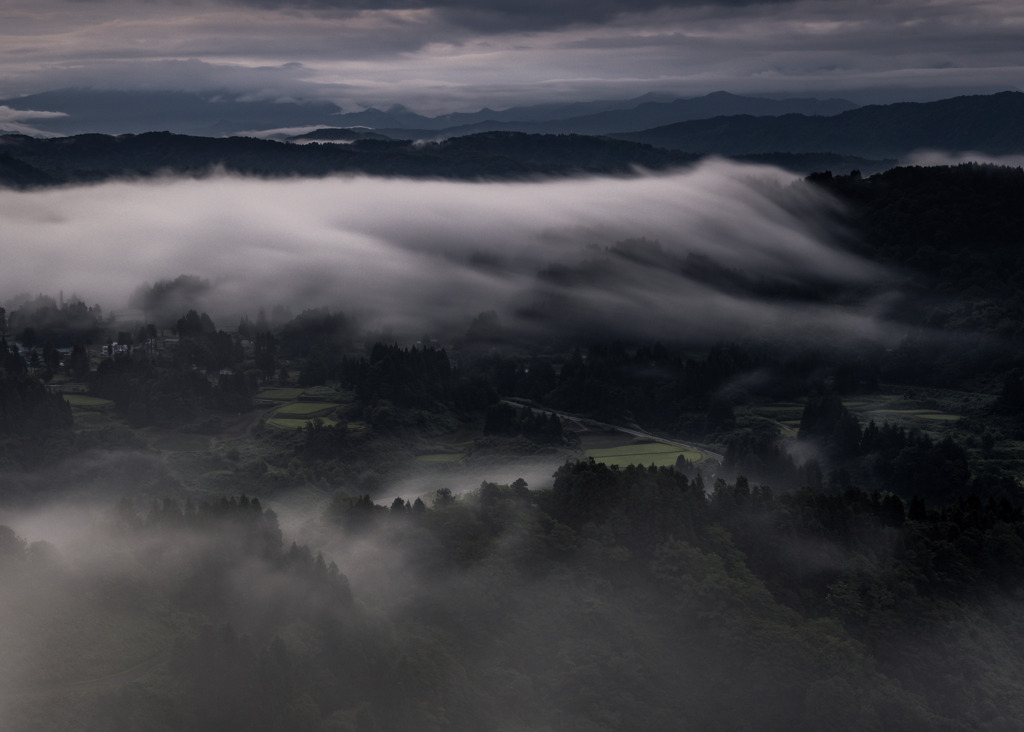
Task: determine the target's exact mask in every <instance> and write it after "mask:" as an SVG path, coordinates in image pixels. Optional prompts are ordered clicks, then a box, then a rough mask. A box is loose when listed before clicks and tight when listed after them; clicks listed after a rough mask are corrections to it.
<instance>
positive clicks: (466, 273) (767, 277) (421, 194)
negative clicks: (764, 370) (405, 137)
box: [0, 161, 892, 341]
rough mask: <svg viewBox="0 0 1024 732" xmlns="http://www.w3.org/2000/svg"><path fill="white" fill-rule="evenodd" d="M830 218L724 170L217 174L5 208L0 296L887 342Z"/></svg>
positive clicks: (370, 324)
mask: <svg viewBox="0 0 1024 732" xmlns="http://www.w3.org/2000/svg"><path fill="white" fill-rule="evenodd" d="M835 213H836V205H835V204H834V202H832V201H831V200H829V199H827V198H826V197H824V196H823V195H822V194H820V193H819V192H817V191H814V190H811V189H810V187H808V186H806V185H804V184H803V183H801V182H799V181H796V180H794V179H793V177H792V175H790V174H788V173H784V172H782V171H779V170H776V169H772V168H766V167H752V166H742V165H737V164H734V163H728V162H725V161H709V162H705V163H703V164H701V165H699V166H696V167H694V168H691V169H688V170H684V171H680V172H677V173H674V174H666V175H637V176H635V177H626V178H611V177H609V178H596V177H595V178H583V179H571V180H547V181H536V182H524V183H452V182H439V181H410V180H402V179H380V178H362V177H357V178H341V177H339V178H329V179H325V180H316V181H313V180H288V181H262V180H253V179H240V178H233V177H228V176H218V175H213V176H211V177H208V178H204V179H199V180H193V179H163V180H157V181H149V182H128V181H125V182H116V183H108V184H102V185H94V186H82V187H67V188H61V189H56V190H48V191H41V192H35V193H14V192H10V191H5V192H0V216H2V218H3V220H4V222H5V226H4V230H3V233H2V234H0V241H2V245H3V246H2V249H0V252H2V253H0V293H3V297H4V298H8V297H11V296H14V295H16V294H18V293H23V292H28V293H30V294H36V293H38V292H43V293H51V294H52V293H53V292H55V291H56V290H57V289H62V290H63V291H64V292H65V293H66V294H70V293H74V294H76V295H77V296H79V297H81V298H83V299H84V300H85V301H86V302H87V303H88V304H92V303H94V302H95V303H99V304H101V305H102V306H103V307H104V308H105V309H107V310H110V309H113V310H115V311H117V310H119V309H122V308H124V307H126V303H127V302H128V301H129V298H130V295H131V293H132V292H133V291H134V290H135V289H136V288H137V287H138V286H139V285H141V284H142V283H144V282H155V281H158V280H165V279H172V278H174V277H176V276H178V275H180V274H182V273H188V274H195V275H198V276H200V277H202V278H205V279H208V280H210V281H211V283H213V287H212V288H210V289H209V290H208V291H206V292H205V293H203V294H202V296H201V301H200V302H198V303H196V305H197V306H198V307H200V308H203V309H206V310H208V311H209V312H210V313H211V314H214V315H215V316H216V315H220V316H222V317H235V316H237V315H238V314H240V313H248V314H250V315H254V314H255V312H254V311H255V310H257V309H258V308H259V307H261V306H262V307H266V308H267V309H268V311H269V309H270V308H272V307H273V306H275V305H277V304H284V305H287V306H288V307H290V308H292V309H293V310H295V311H298V310H299V309H301V308H305V307H321V306H328V307H331V308H339V309H343V310H344V311H345V312H346V313H347V314H349V315H354V316H355V317H356V318H357V319H358V320H359V323H360V325H362V326H364V327H367V328H389V329H392V331H393V332H395V333H396V334H401V335H413V336H416V337H419V336H422V335H423V334H424V333H437V332H442V331H443V332H446V333H452V332H461V331H462V330H464V329H465V327H466V324H467V323H468V321H469V320H470V319H471V318H472V317H473V316H475V315H477V314H478V313H480V312H484V311H495V312H497V313H498V314H499V316H500V318H501V322H502V325H503V326H504V327H506V328H509V329H511V330H513V331H519V332H522V333H523V334H525V335H531V334H533V335H536V334H544V333H548V332H551V333H575V334H579V333H590V332H594V331H597V330H598V329H599V330H600V332H602V333H610V334H615V335H621V334H623V333H629V334H633V335H635V336H637V337H650V338H658V337H661V338H674V339H680V340H682V339H696V340H702V341H708V340H715V339H718V338H722V337H728V336H729V333H730V331H736V330H737V329H739V330H742V331H749V330H750V329H756V330H758V331H766V332H768V333H773V332H780V331H791V330H794V329H805V328H808V327H810V328H820V329H827V330H829V331H831V332H838V333H844V334H847V335H855V336H857V337H869V338H879V337H881V338H888V337H892V334H891V333H889V332H888V331H887V329H886V328H884V327H883V326H881V325H880V323H881V320H879V316H884V315H885V311H886V308H887V306H888V305H887V304H888V303H890V302H891V301H890V299H889V298H888V297H887V296H884V295H883V294H882V293H883V287H882V286H883V285H884V283H886V282H887V281H889V280H888V277H887V275H886V274H885V273H884V272H882V271H881V270H880V269H879V268H878V267H877V266H875V265H872V264H870V263H868V262H866V261H863V260H860V259H858V258H857V257H855V256H853V255H851V254H849V253H846V252H844V251H843V250H842V249H841V248H840V247H838V246H837V245H836V242H837V241H838V239H837V235H839V234H841V232H837V231H836V227H835V226H834V224H833V223H832V221H833V219H834V214H835ZM709 275H710V276H709ZM837 285H844V286H846V285H853V286H857V287H858V288H861V290H862V294H861V295H860V296H859V299H856V300H853V301H850V300H847V301H845V302H843V303H842V304H830V303H828V302H827V298H825V297H822V291H823V290H822V288H825V289H826V290H828V289H831V288H834V287H835V286H837ZM766 293H767V294H771V295H772V296H771V297H766ZM780 293H781V295H782V296H777V295H779V294H780ZM863 293H870V294H868V295H865V294H863ZM178 315H180V314H178Z"/></svg>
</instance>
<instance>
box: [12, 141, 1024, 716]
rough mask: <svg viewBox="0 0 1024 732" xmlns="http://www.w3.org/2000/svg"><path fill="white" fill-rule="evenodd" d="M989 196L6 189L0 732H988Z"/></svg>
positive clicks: (406, 183)
mask: <svg viewBox="0 0 1024 732" xmlns="http://www.w3.org/2000/svg"><path fill="white" fill-rule="evenodd" d="M934 155H935V156H937V155H938V153H935V154H934ZM940 160H947V161H951V162H954V163H955V162H957V161H958V160H959V158H958V157H957V156H956V155H951V156H950V157H949V158H943V159H940V158H939V157H931V158H921V162H922V163H936V162H939V161H940ZM1022 192H1024V171H1022V170H1021V169H1020V168H1011V167H1005V166H998V165H994V164H984V165H979V164H959V165H957V164H954V165H933V166H932V167H905V168H894V169H892V170H889V171H886V172H884V173H880V174H877V175H874V176H866V175H865V176H861V175H860V174H859V173H851V174H848V175H833V174H832V173H818V174H814V175H811V176H809V177H808V178H806V179H804V178H799V177H796V176H794V175H793V174H791V173H787V172H783V171H781V170H778V169H775V168H770V167H761V166H753V165H742V164H739V163H735V162H729V161H724V160H706V161H703V162H700V163H695V164H694V165H692V166H691V167H688V168H682V169H676V170H674V171H673V172H659V173H649V172H642V171H633V172H632V173H631V174H629V175H624V176H587V177H575V178H558V179H551V178H548V179H536V180H529V181H516V182H497V181H490V182H483V181H480V182H473V183H470V182H454V181H444V180H427V179H420V180H409V179H398V178H378V177H370V176H348V177H342V176H337V177H326V178H319V179H316V180H312V179H302V178H294V179H273V180H267V179H257V178H249V177H242V176H237V175H229V174H226V173H223V172H216V171H214V172H212V173H209V174H204V175H201V176H198V177H190V178H181V177H174V176H166V177H156V178H151V179H146V180H114V181H107V182H102V183H96V184H92V185H83V186H71V185H68V186H57V187H52V188H46V189H40V190H33V191H15V190H0V221H2V222H3V226H2V227H0V337H2V338H3V341H2V351H0V727H2V728H3V729H4V730H13V731H15V732H21V731H22V730H25V731H28V730H33V731H35V730H87V731H92V730H137V729H151V730H168V731H171V730H182V731H184V730H224V729H251V730H287V731H289V732H291V731H292V730H309V731H316V732H320V731H323V732H326V731H328V730H359V731H360V732H362V731H363V730H382V731H383V730H396V731H397V730H411V729H422V730H457V731H461V730H495V731H509V730H552V731H554V730H621V729H639V730H680V729H686V730H690V729H692V730H723V729H758V730H760V729H764V730H790V729H840V730H841V729H849V730H922V729H936V730H976V729H984V730H1012V729H1016V728H1017V727H1018V726H1019V723H1020V720H1021V719H1024V685H1022V684H1021V682H1020V679H1019V673H1018V670H1019V669H1020V668H1021V667H1022V666H1024V658H1022V657H1021V654H1022V651H1021V649H1024V625H1022V624H1021V618H1022V617H1024V605H1022V603H1024V594H1022V593H1024V586H1022V579H1024V511H1022V506H1024V489H1022V487H1021V477H1022V476H1024V329H1022V327H1021V324H1022V323H1024V315H1022V308H1024V296H1022V292H1024V291H1022V287H1024V264H1022V263H1021V262H1022V261H1024V260H1021V258H1020V257H1019V256H1018V253H1019V248H1020V232H1021V231H1024V206H1021V205H1020V202H1021V200H1022V198H1021V195H1022Z"/></svg>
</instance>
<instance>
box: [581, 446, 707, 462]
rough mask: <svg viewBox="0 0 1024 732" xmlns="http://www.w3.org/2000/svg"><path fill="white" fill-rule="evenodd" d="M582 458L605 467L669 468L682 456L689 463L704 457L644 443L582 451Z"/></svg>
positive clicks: (696, 451) (695, 451)
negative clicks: (591, 459) (641, 466)
mask: <svg viewBox="0 0 1024 732" xmlns="http://www.w3.org/2000/svg"><path fill="white" fill-rule="evenodd" d="M583 454H584V456H585V457H588V458H594V460H595V461H597V462H599V463H604V464H605V465H619V466H626V465H655V466H657V467H671V466H672V465H675V464H676V460H678V459H679V456H680V455H682V456H683V457H684V458H685V459H686V460H689V461H690V462H698V461H700V460H702V459H703V458H704V455H703V454H702V453H701V452H700V451H698V450H683V449H680V448H678V447H676V446H674V445H665V444H662V443H660V442H644V443H639V444H628V445H621V446H619V447H602V448H591V449H589V450H584V453H583Z"/></svg>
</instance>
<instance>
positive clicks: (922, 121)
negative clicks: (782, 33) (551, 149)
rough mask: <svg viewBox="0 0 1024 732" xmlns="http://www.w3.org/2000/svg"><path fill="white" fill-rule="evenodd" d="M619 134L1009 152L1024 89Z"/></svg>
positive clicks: (717, 148)
mask: <svg viewBox="0 0 1024 732" xmlns="http://www.w3.org/2000/svg"><path fill="white" fill-rule="evenodd" d="M614 137H616V138H619V139H624V140H630V141H633V142H644V143H648V144H650V145H656V146H658V147H665V148H671V149H676V150H685V151H687V152H691V153H700V154H709V153H715V154H719V155H749V154H757V153H777V152H789V153H812V152H822V151H828V152H832V153H837V154H843V155H859V156H864V157H868V158H891V157H897V158H898V157H901V156H905V155H907V154H908V153H911V152H913V151H915V150H921V149H932V150H945V151H973V152H982V153H988V154H991V155H1009V154H1015V153H1021V152H1024V93H1021V92H1009V91H1008V92H1001V93H999V94H991V95H986V96H964V97H954V98H952V99H944V100H941V101H937V102H925V103H900V104H886V105H872V106H867V107H860V108H858V109H853V110H850V111H847V112H843V113H841V114H837V115H835V116H832V117H822V116H808V115H800V114H787V115H782V116H779V117H755V116H750V115H736V116H729V117H715V118H712V119H704V120H693V121H689V122H679V123H676V124H671V125H666V126H662V127H656V128H653V129H649V130H644V131H642V132H623V133H620V134H616V135H614Z"/></svg>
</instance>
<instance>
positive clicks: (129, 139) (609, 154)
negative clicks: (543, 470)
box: [0, 92, 1024, 188]
mask: <svg viewBox="0 0 1024 732" xmlns="http://www.w3.org/2000/svg"><path fill="white" fill-rule="evenodd" d="M293 139H294V140H295V141H296V142H302V143H307V144H293V143H289V142H280V141H273V140H264V139H257V138H252V137H227V138H220V137H198V136H188V135H177V134H172V133H169V132H149V133H145V134H139V135H120V136H111V135H100V134H88V135H76V136H71V137H64V138H49V139H41V138H34V137H28V136H25V135H4V136H0V183H2V184H4V185H7V186H11V187H18V188H32V187H40V186H47V185H56V184H66V183H82V182H95V181H102V180H108V179H111V178H119V177H121V178H123V177H139V176H152V175H157V174H163V173H169V174H176V175H203V174H206V173H208V172H210V171H212V170H218V169H220V170H225V171H228V172H231V173H235V174H240V175H254V176H272V177H280V176H324V175H331V174H339V173H348V174H356V173H360V174H368V175H383V176H406V177H421V178H422V177H436V178H449V179H461V180H476V179H517V178H518V179H522V178H530V177H536V176H567V175H582V174H630V173H633V172H635V171H637V170H640V169H643V170H655V171H658V170H669V169H672V168H678V167H682V166H686V165H689V164H692V163H693V162H695V161H696V160H699V159H700V158H701V157H704V156H707V155H722V156H728V157H732V158H735V159H738V160H742V161H746V162H753V163H761V164H770V165H777V166H779V167H783V168H786V169H789V170H791V171H793V172H796V173H801V174H807V173H811V172H818V171H825V170H829V171H832V172H834V173H837V174H839V173H843V174H845V173H848V172H850V171H852V170H855V169H856V170H860V171H861V173H863V174H865V175H867V174H872V173H875V172H880V171H882V170H886V169H888V168H891V167H893V166H895V165H896V164H898V162H899V159H900V158H902V157H904V156H906V155H907V154H909V153H911V152H913V151H915V150H922V149H937V150H945V151H949V152H959V151H973V152H980V153H986V154H990V155H1011V154H1024V93H1020V92H1003V93H999V94H993V95H989V96H969V97H956V98H953V99H947V100H942V101H938V102H929V103H920V104H891V105H879V106H872V107H862V108H859V109H855V110H850V111H847V112H843V113H841V114H838V115H834V116H831V117H824V116H808V115H793V114H790V115H782V116H778V117H753V116H749V115H738V116H728V117H716V118H713V119H709V120H696V121H691V122H684V123H679V124H673V125H668V126H663V127H658V128H653V129H650V130H646V131H643V132H638V133H622V134H617V135H612V136H608V135H604V136H593V135H580V134H559V135H554V134H527V133H523V132H504V131H491V132H485V133H477V134H470V135H464V136H458V137H449V138H446V139H444V140H441V141H435V142H424V141H415V142H414V141H408V140H394V139H388V138H385V137H383V136H382V135H381V134H380V133H379V132H372V131H368V130H339V129H337V128H333V127H332V128H325V129H321V130H317V131H315V132H313V133H308V134H305V135H301V136H297V137H295V138H293Z"/></svg>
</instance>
